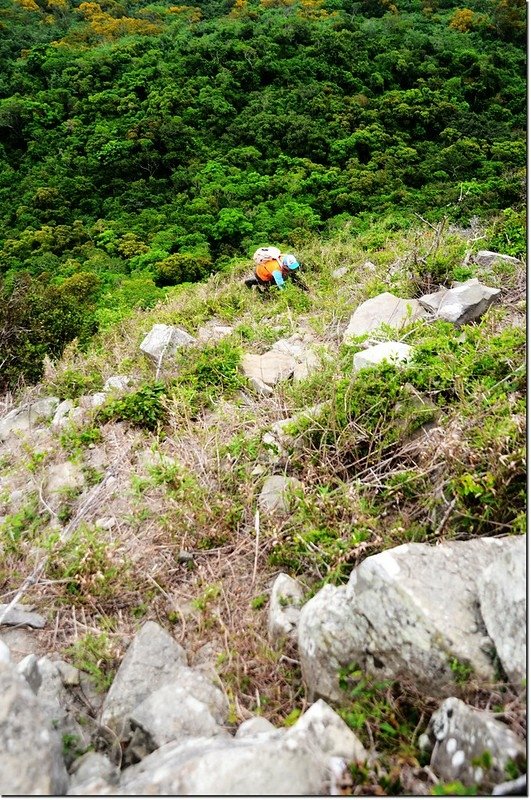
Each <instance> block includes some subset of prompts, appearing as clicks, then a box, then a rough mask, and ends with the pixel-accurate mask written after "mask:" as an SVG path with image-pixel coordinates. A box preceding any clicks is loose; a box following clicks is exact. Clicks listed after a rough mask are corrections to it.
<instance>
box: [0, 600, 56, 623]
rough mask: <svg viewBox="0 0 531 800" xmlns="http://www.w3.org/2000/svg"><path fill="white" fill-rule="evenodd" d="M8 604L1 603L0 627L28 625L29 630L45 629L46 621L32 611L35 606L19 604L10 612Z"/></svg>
mask: <svg viewBox="0 0 531 800" xmlns="http://www.w3.org/2000/svg"><path fill="white" fill-rule="evenodd" d="M8 608H9V604H8V603H0V625H27V626H28V627H29V628H44V626H45V625H46V619H45V618H44V617H43V616H42V615H41V614H37V613H36V612H35V611H32V610H31V609H32V608H33V606H25V605H23V604H22V603H17V604H16V605H14V606H13V608H11V609H10V610H9V611H8V610H7V609H8Z"/></svg>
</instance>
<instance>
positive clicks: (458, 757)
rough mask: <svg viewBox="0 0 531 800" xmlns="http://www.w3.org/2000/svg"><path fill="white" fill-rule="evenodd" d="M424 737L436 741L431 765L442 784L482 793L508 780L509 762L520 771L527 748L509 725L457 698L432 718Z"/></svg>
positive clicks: (451, 699)
mask: <svg viewBox="0 0 531 800" xmlns="http://www.w3.org/2000/svg"><path fill="white" fill-rule="evenodd" d="M426 735H427V737H428V738H429V739H431V740H434V741H435V744H434V747H433V751H432V755H431V761H430V766H431V768H432V770H433V771H434V773H435V774H436V775H437V777H438V778H439V779H440V780H441V782H443V783H450V782H452V781H461V783H463V784H464V785H465V786H471V785H473V784H475V785H477V786H478V787H479V788H480V789H481V790H483V791H485V790H488V789H492V788H493V786H494V785H495V784H496V783H499V782H500V781H503V780H504V779H505V778H506V777H507V773H506V772H505V767H506V765H507V763H508V762H509V761H512V762H515V763H517V762H521V765H522V768H523V763H524V761H525V753H526V748H525V745H524V743H523V742H521V741H520V740H519V739H518V737H517V736H515V734H514V733H513V732H512V731H511V729H510V728H509V726H508V725H505V724H504V723H503V722H499V721H498V720H496V719H495V718H494V716H493V715H492V714H491V713H489V712H488V711H478V710H477V709H475V708H472V707H471V706H468V705H466V704H465V703H463V701H462V700H459V699H458V698H457V697H448V698H447V699H446V700H445V701H444V703H443V704H442V705H441V707H440V708H439V709H438V710H437V711H436V712H435V713H434V714H433V715H432V717H431V720H430V723H429V726H428V731H427V734H426ZM485 753H488V754H489V758H488V760H486V759H485ZM522 771H523V769H522Z"/></svg>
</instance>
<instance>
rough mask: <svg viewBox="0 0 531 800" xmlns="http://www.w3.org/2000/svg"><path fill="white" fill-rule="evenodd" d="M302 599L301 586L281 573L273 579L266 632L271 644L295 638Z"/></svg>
mask: <svg viewBox="0 0 531 800" xmlns="http://www.w3.org/2000/svg"><path fill="white" fill-rule="evenodd" d="M303 599H304V591H303V588H302V586H301V584H300V583H299V582H298V581H296V580H294V579H293V578H290V576H289V575H286V573H284V572H281V573H280V575H278V576H277V577H276V579H275V582H274V584H273V587H272V589H271V598H270V600H269V615H268V626H267V627H268V632H269V638H270V639H271V641H272V642H273V643H275V642H277V641H279V640H281V639H283V638H290V639H291V638H293V639H296V637H297V624H298V622H299V617H300V613H301V606H302V603H303Z"/></svg>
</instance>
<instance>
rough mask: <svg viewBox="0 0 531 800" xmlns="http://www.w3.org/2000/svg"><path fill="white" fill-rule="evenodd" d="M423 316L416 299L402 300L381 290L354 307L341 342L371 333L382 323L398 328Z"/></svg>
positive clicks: (423, 312) (422, 310)
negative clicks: (376, 294)
mask: <svg viewBox="0 0 531 800" xmlns="http://www.w3.org/2000/svg"><path fill="white" fill-rule="evenodd" d="M425 316H426V312H425V311H424V309H423V308H422V306H421V305H420V303H419V302H418V301H417V300H404V299H402V298H401V297H396V296H395V295H394V294H391V293H390V292H383V294H379V295H378V296H377V297H372V298H371V299H370V300H366V301H365V302H364V303H362V304H361V306H359V307H358V308H357V309H356V311H355V312H354V314H353V315H352V316H351V318H350V322H349V324H348V327H347V329H346V331H345V333H344V334H343V342H344V343H345V344H348V343H349V342H350V341H351V340H352V339H354V338H355V337H356V336H363V335H364V334H366V333H371V331H375V330H377V329H378V328H380V327H381V326H382V325H384V324H385V325H389V326H390V327H391V328H395V329H396V330H399V329H400V328H402V327H403V326H404V325H408V324H409V323H411V322H415V320H417V319H421V318H422V317H425Z"/></svg>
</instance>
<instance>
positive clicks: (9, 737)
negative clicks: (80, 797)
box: [0, 662, 68, 795]
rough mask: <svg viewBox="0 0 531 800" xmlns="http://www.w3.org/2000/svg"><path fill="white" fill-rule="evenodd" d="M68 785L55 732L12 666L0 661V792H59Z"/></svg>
mask: <svg viewBox="0 0 531 800" xmlns="http://www.w3.org/2000/svg"><path fill="white" fill-rule="evenodd" d="M67 785H68V777H67V774H66V770H65V767H64V764H63V759H62V756H61V741H60V739H59V736H58V734H57V733H56V731H54V730H52V727H51V724H50V722H49V721H48V720H47V719H46V717H45V714H44V713H43V710H42V708H41V706H40V704H39V701H38V700H37V698H36V696H35V694H34V693H33V691H32V690H31V689H30V687H29V685H28V684H27V682H26V680H25V679H24V678H23V677H22V676H20V675H18V674H17V671H16V668H15V666H14V665H12V664H10V663H5V662H0V794H2V795H62V794H65V792H66V788H67Z"/></svg>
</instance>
